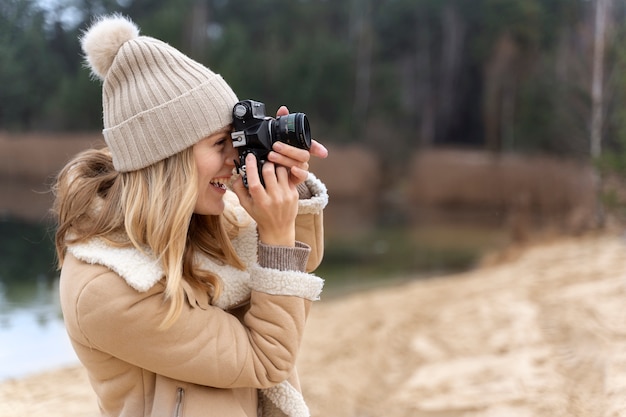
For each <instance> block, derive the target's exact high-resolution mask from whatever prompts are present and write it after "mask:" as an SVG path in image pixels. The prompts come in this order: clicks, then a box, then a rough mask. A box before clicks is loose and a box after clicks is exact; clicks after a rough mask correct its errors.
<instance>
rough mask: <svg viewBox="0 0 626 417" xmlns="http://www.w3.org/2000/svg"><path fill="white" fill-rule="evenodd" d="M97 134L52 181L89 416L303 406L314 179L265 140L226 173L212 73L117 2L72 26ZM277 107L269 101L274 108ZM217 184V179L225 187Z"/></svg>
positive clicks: (316, 219)
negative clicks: (92, 92)
mask: <svg viewBox="0 0 626 417" xmlns="http://www.w3.org/2000/svg"><path fill="white" fill-rule="evenodd" d="M81 43H82V47H83V51H84V52H85V55H86V58H87V62H88V64H89V66H90V68H91V70H92V72H93V74H94V75H96V76H97V77H99V78H100V79H101V80H102V82H103V90H102V91H103V120H104V130H103V134H104V138H105V141H106V144H107V147H106V148H104V149H101V150H89V151H86V152H83V153H81V154H79V155H78V156H76V157H75V158H74V159H73V160H72V161H70V162H69V163H68V164H67V165H66V167H65V168H64V169H63V170H62V171H61V172H60V174H59V176H58V178H57V182H56V185H55V195H56V200H55V203H54V212H55V213H56V215H57V217H58V230H57V235H56V246H57V253H58V257H59V263H60V266H61V290H60V291H61V304H62V309H63V315H64V320H65V324H66V327H67V332H68V334H69V337H70V339H71V342H72V345H73V346H74V349H75V350H76V353H77V355H78V357H79V359H80V360H81V362H82V363H83V365H84V366H85V368H86V369H87V372H88V374H89V378H90V381H91V384H92V386H93V389H94V390H95V392H96V394H97V396H98V400H99V406H100V409H101V412H102V415H104V416H132V417H136V416H154V417H156V416H168V417H170V416H220V417H230V416H233V417H234V416H241V417H244V416H245V417H253V416H264V417H265V416H308V415H309V412H308V408H307V406H306V404H305V402H304V399H303V398H302V395H301V393H300V387H299V383H298V378H297V374H296V371H295V366H294V365H295V362H296V358H297V354H298V350H299V347H300V341H301V339H302V334H303V329H304V325H305V321H306V318H307V314H308V312H309V308H310V305H311V302H312V301H313V300H316V299H318V298H319V294H320V292H321V289H322V285H323V281H322V280H321V279H320V278H318V277H316V276H314V275H312V274H310V273H309V272H307V271H311V270H313V269H315V268H316V267H317V265H318V264H319V262H320V261H321V257H322V252H323V236H322V220H321V215H322V209H323V208H324V206H325V205H326V203H327V201H328V196H327V193H326V189H325V187H324V185H323V184H322V183H321V182H320V181H319V180H317V179H316V178H315V177H314V176H313V175H312V174H310V173H309V172H308V161H309V157H310V155H311V154H312V155H315V156H318V157H326V155H327V152H326V150H325V148H324V147H323V146H322V145H320V144H319V143H317V142H315V141H314V142H313V145H312V147H311V150H310V152H309V151H306V150H303V149H298V148H294V147H291V146H288V145H286V144H283V143H279V142H277V143H276V144H275V145H274V148H273V152H271V153H270V156H269V162H267V163H265V164H264V165H263V168H262V176H263V180H264V182H265V186H263V185H262V184H261V179H260V178H259V174H258V172H257V169H256V160H255V158H254V156H251V155H249V156H248V158H247V159H246V166H247V172H248V187H247V188H246V187H245V186H244V185H243V183H242V180H241V178H231V177H233V175H232V172H233V167H234V160H235V159H236V158H237V154H236V152H235V150H234V149H233V147H232V143H231V138H230V131H231V126H230V125H231V122H232V108H233V105H234V104H235V103H236V102H237V101H238V100H237V97H236V96H235V94H234V93H233V91H232V90H231V88H230V87H229V86H228V84H227V83H226V82H225V81H224V80H223V79H222V78H221V77H220V76H219V75H217V74H215V73H213V72H212V71H211V70H209V69H208V68H206V67H204V66H202V65H200V64H199V63H197V62H195V61H193V60H191V59H190V58H188V57H187V56H185V55H183V54H182V53H180V52H179V51H177V50H176V49H174V48H172V47H171V46H169V45H167V44H165V43H163V42H161V41H158V40H156V39H154V38H151V37H146V36H139V30H138V29H137V27H136V26H135V24H134V23H132V22H131V21H130V20H127V19H126V18H123V17H121V16H110V17H104V18H101V19H99V20H98V21H96V22H95V23H94V25H92V26H91V27H90V28H89V29H88V30H87V31H86V33H85V35H84V37H83V38H82V39H81ZM287 113H288V111H287V109H286V108H285V107H281V108H280V109H279V111H278V114H277V115H282V114H287ZM231 182H232V184H231V188H232V191H230V190H228V189H227V185H228V184H230V183H231Z"/></svg>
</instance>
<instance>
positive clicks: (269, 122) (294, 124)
mask: <svg viewBox="0 0 626 417" xmlns="http://www.w3.org/2000/svg"><path fill="white" fill-rule="evenodd" d="M233 129H234V131H233V132H232V133H231V138H232V141H233V147H235V148H237V152H238V153H239V161H235V166H236V167H237V171H238V172H239V173H241V174H242V177H243V183H244V185H245V186H246V187H248V178H247V175H246V156H247V155H248V154H249V153H252V154H254V155H255V156H256V159H257V165H258V170H259V178H260V179H261V183H262V184H263V185H265V184H264V182H263V175H262V174H261V168H262V167H263V164H264V163H265V162H266V161H267V156H268V154H269V153H270V151H271V150H272V145H273V144H274V142H277V141H280V142H284V143H286V144H288V145H291V146H295V147H297V148H301V149H307V150H308V149H310V148H311V128H310V127H309V120H308V119H307V117H306V114H304V113H289V114H287V115H284V116H279V117H277V118H276V119H274V118H273V117H269V116H266V115H265V104H263V103H261V102H259V101H254V100H242V101H240V102H238V103H237V104H235V105H234V106H233Z"/></svg>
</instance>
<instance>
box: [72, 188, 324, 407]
mask: <svg viewBox="0 0 626 417" xmlns="http://www.w3.org/2000/svg"><path fill="white" fill-rule="evenodd" d="M307 185H308V186H309V188H310V189H311V191H312V193H313V197H312V198H311V199H308V200H301V205H300V210H299V216H298V219H297V235H298V236H297V237H298V240H300V241H303V242H306V243H307V244H308V245H310V246H311V255H310V256H309V258H308V265H307V270H310V269H313V268H315V267H316V266H317V265H318V264H319V262H320V260H321V257H322V253H323V237H322V222H321V213H322V212H321V211H322V209H323V207H324V206H325V205H326V202H327V201H328V196H327V194H326V189H325V187H324V185H323V184H322V183H321V182H319V181H318V180H316V179H315V178H314V177H313V176H311V178H310V179H309V180H308V181H307ZM231 201H232V200H231ZM227 209H228V210H233V211H234V212H235V213H236V214H237V215H238V217H239V219H240V220H245V221H248V222H249V224H248V226H247V227H245V228H244V229H243V230H242V231H241V233H240V235H239V236H238V237H237V238H235V239H234V241H233V244H234V246H235V248H236V249H237V252H238V254H239V255H240V257H241V258H242V260H243V261H244V262H245V263H246V264H247V265H248V269H247V270H246V271H238V270H236V269H234V268H232V267H229V266H225V265H219V264H217V263H214V262H213V261H212V260H210V259H203V260H202V262H204V267H206V268H209V269H211V270H212V271H214V272H215V273H217V274H219V275H220V277H221V278H222V280H223V282H224V290H223V294H222V296H220V298H219V299H218V300H217V302H216V303H215V305H210V304H209V303H208V296H207V295H206V294H204V293H201V292H199V291H194V290H192V289H191V287H189V286H185V293H186V301H187V302H186V303H185V307H184V308H183V311H182V314H181V316H180V318H179V319H178V321H177V322H176V323H175V324H174V325H173V326H172V327H170V328H169V329H167V330H158V329H157V327H158V326H159V324H160V323H161V321H162V320H163V318H164V315H165V313H166V310H167V307H166V305H164V301H163V294H164V289H165V283H164V279H163V273H162V271H161V270H160V268H159V266H158V265H157V264H156V263H155V262H154V259H151V258H150V257H149V256H148V255H146V254H144V253H142V252H139V251H136V250H134V249H129V248H113V247H109V246H107V245H106V244H104V243H103V242H102V241H99V240H93V241H90V242H87V243H85V244H80V245H74V246H71V247H70V248H68V255H67V257H66V260H65V262H64V265H63V268H62V271H61V291H60V292H61V305H62V309H63V315H64V320H65V323H66V327H67V332H68V334H69V337H70V339H71V342H72V345H73V346H74V349H75V350H76V353H77V355H78V357H79V359H80V360H81V362H82V363H83V364H84V366H85V367H86V369H87V371H88V373H89V378H90V381H91V384H92V386H93V389H94V390H95V392H96V394H97V396H98V399H99V405H100V408H101V410H102V414H103V415H105V416H129V417H131V416H132V417H138V416H146V417H147V416H150V417H161V416H167V417H170V416H197V417H200V416H206V417H208V416H219V417H235V416H237V417H256V416H257V415H261V414H262V415H263V416H264V417H265V416H269V415H272V416H274V415H277V416H278V415H280V416H285V415H286V416H291V417H296V416H298V417H300V416H308V415H309V412H308V408H307V407H306V404H305V403H304V400H303V398H302V395H301V394H300V391H299V385H298V381H297V374H296V372H295V368H294V365H295V362H296V358H297V354H298V350H299V347H300V342H301V340H302V334H303V330H304V325H305V321H306V318H307V315H308V312H309V308H310V305H311V301H313V300H316V299H318V298H319V294H320V292H321V288H322V285H323V281H322V280H321V279H320V278H318V277H316V276H314V275H312V274H310V273H306V272H303V271H302V270H304V266H305V263H306V259H307V258H306V256H302V254H303V253H304V254H306V251H307V249H303V248H297V249H294V253H298V254H299V257H298V256H296V257H295V258H300V259H303V261H301V262H300V263H301V265H300V266H296V265H295V264H294V265H293V266H294V268H289V267H288V265H287V268H285V265H280V266H278V265H276V266H274V265H266V263H265V262H261V264H263V265H265V266H261V265H260V264H259V262H258V261H259V257H264V256H267V254H268V253H270V254H271V253H272V251H275V250H276V248H263V247H261V249H257V243H258V242H257V240H258V239H257V236H256V227H255V225H254V223H253V222H251V220H250V219H249V218H248V219H246V216H247V214H246V213H245V211H243V209H242V208H241V207H240V206H238V205H236V204H234V203H232V202H231V203H229V204H228V205H227ZM258 250H259V251H260V252H258ZM269 257H270V258H272V256H269ZM296 263H297V262H296ZM269 266H271V267H269ZM285 269H293V270H289V271H288V270H285ZM296 269H300V271H298V270H296ZM259 394H260V395H259ZM259 399H260V401H259ZM261 410H263V411H261Z"/></svg>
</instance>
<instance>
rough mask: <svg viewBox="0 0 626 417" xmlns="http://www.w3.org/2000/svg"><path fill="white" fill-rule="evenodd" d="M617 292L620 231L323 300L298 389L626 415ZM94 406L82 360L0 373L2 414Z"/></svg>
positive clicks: (396, 415)
mask: <svg viewBox="0 0 626 417" xmlns="http://www.w3.org/2000/svg"><path fill="white" fill-rule="evenodd" d="M625 305H626V241H624V239H623V238H622V237H621V236H617V235H602V236H587V237H582V238H568V239H559V240H556V241H553V242H550V243H544V244H538V245H534V246H533V247H531V248H527V249H524V250H511V251H508V252H506V253H504V254H500V255H499V256H497V257H494V258H492V259H491V260H488V261H486V262H485V264H484V265H482V266H481V267H479V268H477V269H475V270H472V271H471V272H467V273H462V274H457V275H450V276H445V277H439V278H433V279H428V280H421V281H411V282H409V283H405V284H401V285H394V286H387V287H384V288H376V289H370V290H367V291H362V292H358V293H353V294H350V295H345V296H340V297H333V298H330V299H328V300H322V301H320V302H319V303H317V304H316V305H315V306H314V308H313V310H312V313H311V316H310V319H309V323H308V327H307V332H306V335H305V340H304V344H303V348H302V353H301V356H300V360H299V364H298V367H299V370H300V375H301V381H302V386H303V391H304V395H305V398H307V401H308V403H309V406H310V409H311V412H312V415H313V416H319V417H321V416H333V417H408V416H411V417H414V416H415V417H443V416H445V417H457V416H458V417H461V416H462V417H477V416H481V417H494V416H506V417H544V416H545V417H554V416H577V417H583V416H620V415H626V308H625V307H624V306H625ZM97 414H98V410H97V405H96V401H95V397H94V395H93V393H92V392H91V389H90V387H89V384H88V380H87V377H86V374H85V371H84V370H83V369H82V368H81V367H80V366H77V367H71V368H66V369H60V370H57V371H51V372H46V373H42V374H39V375H34V376H30V377H27V378H23V379H18V380H9V381H6V382H3V383H2V384H0V416H7V417H8V416H11V417H12V416H30V417H34V416H46V417H57V416H58V417H61V416H62V417H78V416H96V415H97Z"/></svg>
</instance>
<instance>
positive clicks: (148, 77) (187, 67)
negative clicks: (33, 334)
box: [81, 15, 238, 172]
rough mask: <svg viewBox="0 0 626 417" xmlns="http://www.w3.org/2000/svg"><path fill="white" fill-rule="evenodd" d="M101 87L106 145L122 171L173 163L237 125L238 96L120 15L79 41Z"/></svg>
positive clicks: (96, 24) (102, 20)
mask: <svg viewBox="0 0 626 417" xmlns="http://www.w3.org/2000/svg"><path fill="white" fill-rule="evenodd" d="M81 46H82V49H83V52H84V53H85V56H86V61H87V65H88V66H89V68H90V70H91V72H92V74H93V75H94V76H95V77H97V78H99V79H101V80H102V81H103V84H102V110H103V120H104V130H103V131H102V132H103V134H104V139H105V142H106V143H107V145H108V146H109V149H110V150H111V153H112V155H113V164H114V166H115V169H117V170H118V171H120V172H127V171H134V170H137V169H141V168H145V167H147V166H149V165H151V164H153V163H155V162H158V161H160V160H163V159H165V158H168V157H170V156H172V155H174V154H176V153H178V152H180V151H182V150H184V149H186V148H188V147H190V146H193V145H194V144H195V143H197V142H198V141H200V140H201V139H202V138H205V137H207V136H210V135H211V134H213V133H215V132H217V131H218V130H220V129H222V128H224V127H226V126H228V125H230V124H231V123H232V108H233V106H234V105H235V103H237V101H238V100H237V96H236V95H235V93H234V92H233V90H232V89H231V88H230V86H229V85H228V84H227V83H226V81H224V79H223V78H222V77H221V76H220V75H218V74H215V73H214V72H213V71H211V70H210V69H208V68H207V67H205V66H204V65H202V64H200V63H198V62H196V61H194V60H192V59H191V58H189V57H187V56H186V55H184V54H183V53H181V52H180V51H178V50H177V49H175V48H173V47H172V46H170V45H168V44H166V43H164V42H162V41H160V40H158V39H154V38H151V37H148V36H140V35H139V28H138V27H137V25H136V24H135V23H133V22H132V21H131V20H129V19H128V18H125V17H123V16H121V15H112V16H105V17H101V18H99V19H97V20H96V21H95V22H94V23H93V25H92V26H91V27H90V28H89V29H87V30H86V31H85V33H84V36H83V37H82V38H81Z"/></svg>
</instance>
